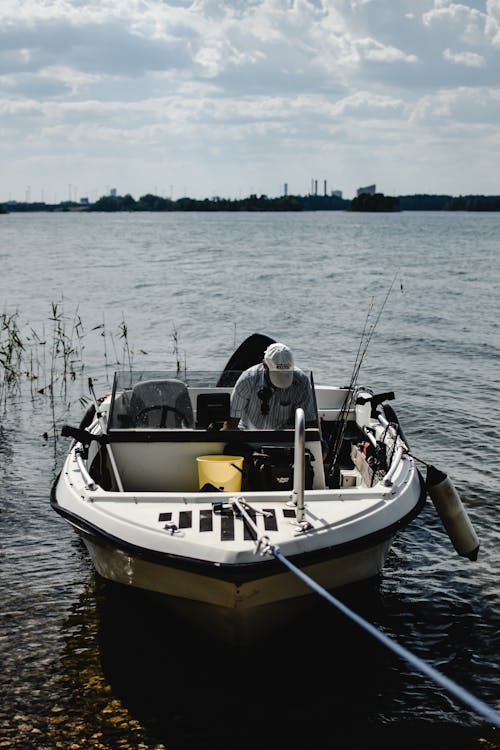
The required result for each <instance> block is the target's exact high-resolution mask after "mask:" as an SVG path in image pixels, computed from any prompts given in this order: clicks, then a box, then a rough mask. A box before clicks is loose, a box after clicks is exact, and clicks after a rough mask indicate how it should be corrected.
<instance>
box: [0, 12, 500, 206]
mask: <svg viewBox="0 0 500 750" xmlns="http://www.w3.org/2000/svg"><path fill="white" fill-rule="evenodd" d="M0 159H1V162H0V163H1V172H0V201H6V200H18V201H25V200H28V201H40V200H41V201H45V202H48V203H50V202H59V201H63V200H69V199H70V200H80V198H82V197H87V198H88V199H89V200H91V201H94V200H97V198H99V197H100V196H102V195H107V194H109V192H110V191H111V190H112V189H113V188H115V189H116V191H117V193H118V194H119V195H125V194H127V193H130V194H131V195H132V196H133V197H134V198H135V199H136V200H137V199H138V198H139V197H140V196H141V195H144V194H146V193H154V194H156V195H162V196H165V197H168V198H172V199H174V200H177V199H178V198H180V197H182V196H190V197H193V198H212V197H214V196H219V197H223V198H233V199H234V198H244V197H246V196H248V195H250V194H253V193H255V194H257V195H267V196H269V197H275V196H279V195H283V194H284V193H285V191H286V192H287V193H288V194H289V195H292V194H297V195H306V194H308V193H310V192H313V191H315V190H316V185H317V191H318V193H319V194H324V193H325V189H326V192H327V193H330V192H331V191H333V190H340V191H342V194H343V196H344V197H345V198H352V197H354V195H355V194H356V190H357V189H358V188H359V187H363V186H366V185H371V184H375V185H376V189H377V191H378V192H383V193H385V194H386V195H410V194H414V193H431V194H448V195H465V194H484V195H499V194H500V0H464V2H452V1H451V0H232V1H229V0H127V1H126V2H124V0H0ZM315 181H317V182H315Z"/></svg>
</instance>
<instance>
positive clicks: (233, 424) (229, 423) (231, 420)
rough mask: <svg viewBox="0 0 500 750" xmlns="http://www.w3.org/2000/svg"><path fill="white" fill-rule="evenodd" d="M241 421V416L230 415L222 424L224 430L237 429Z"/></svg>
mask: <svg viewBox="0 0 500 750" xmlns="http://www.w3.org/2000/svg"><path fill="white" fill-rule="evenodd" d="M239 422H240V418H239V417H228V418H227V419H226V421H225V422H224V424H223V425H222V429H223V430H237V429H238V424H239Z"/></svg>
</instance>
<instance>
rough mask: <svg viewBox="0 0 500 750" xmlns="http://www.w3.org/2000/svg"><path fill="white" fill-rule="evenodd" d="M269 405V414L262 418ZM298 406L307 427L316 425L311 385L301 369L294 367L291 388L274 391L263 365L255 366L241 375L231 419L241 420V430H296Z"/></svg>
mask: <svg viewBox="0 0 500 750" xmlns="http://www.w3.org/2000/svg"><path fill="white" fill-rule="evenodd" d="M259 393H260V397H259ZM267 397H269V398H267ZM266 402H267V404H268V406H269V413H268V414H263V413H262V407H263V405H264V410H265V403H266ZM299 406H300V407H301V408H302V409H304V415H305V421H306V424H307V423H308V422H311V421H312V422H315V423H317V420H318V415H317V414H316V409H315V406H314V398H313V393H312V388H311V383H310V381H309V378H308V377H307V375H305V373H303V372H302V370H299V368H298V367H294V370H293V381H292V385H291V386H290V387H289V388H271V387H270V385H269V383H268V382H267V381H266V379H265V370H264V366H263V364H262V363H260V364H258V365H254V366H253V367H250V368H249V369H248V370H245V372H242V373H241V375H240V377H239V378H238V380H237V381H236V383H235V385H234V389H233V392H232V394H231V416H232V417H239V418H240V423H239V425H238V427H239V428H240V429H243V430H280V429H284V428H289V427H292V428H293V427H294V426H295V410H296V409H297V408H298V407H299Z"/></svg>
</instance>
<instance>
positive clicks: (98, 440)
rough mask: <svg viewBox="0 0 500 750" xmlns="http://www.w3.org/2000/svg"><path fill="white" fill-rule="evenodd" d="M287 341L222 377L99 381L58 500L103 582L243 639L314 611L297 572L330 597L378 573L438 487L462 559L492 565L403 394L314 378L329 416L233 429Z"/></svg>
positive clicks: (244, 353) (137, 373)
mask: <svg viewBox="0 0 500 750" xmlns="http://www.w3.org/2000/svg"><path fill="white" fill-rule="evenodd" d="M272 341H273V339H271V338H269V337H268V336H265V335H263V334H258V333H257V334H253V335H252V336H250V337H249V338H248V339H246V340H245V341H244V342H243V343H242V344H241V346H240V347H239V348H238V349H237V350H236V351H235V352H234V354H233V355H232V356H231V357H230V358H229V360H228V363H227V365H226V367H224V369H223V370H222V371H203V372H201V371H200V372H198V371H197V372H188V371H185V372H179V371H178V370H176V371H175V372H158V371H154V372H152V371H148V370H139V369H135V368H134V369H127V370H123V371H117V372H116V373H115V374H114V380H113V386H112V390H111V392H109V393H106V394H103V395H102V396H101V397H99V398H96V396H95V393H94V392H93V385H92V381H90V382H89V386H90V389H91V392H93V396H94V398H93V403H91V405H90V407H89V409H88V410H87V412H86V413H85V415H84V417H83V419H82V421H81V423H80V425H79V426H78V427H70V426H68V425H65V426H64V427H63V429H62V434H63V435H64V436H66V437H70V438H71V444H70V447H69V451H68V454H67V457H66V459H65V461H64V465H63V467H62V470H61V472H60V474H59V475H58V477H57V478H56V480H55V482H54V485H53V488H52V492H51V504H52V507H53V509H54V510H55V511H56V512H57V513H58V514H60V515H61V516H62V517H63V518H64V519H65V520H66V521H67V522H68V523H69V524H70V525H71V527H72V528H73V529H74V530H75V532H76V533H77V534H78V535H79V536H80V537H81V539H82V540H83V542H84V544H85V546H86V548H87V550H88V553H89V555H90V558H91V560H92V563H93V565H94V567H95V570H96V572H97V573H98V575H99V576H100V577H102V578H103V579H105V580H106V581H107V582H113V583H112V585H113V584H121V585H124V586H131V587H135V588H138V589H143V590H145V591H148V592H154V593H155V594H158V595H161V598H162V599H164V601H165V602H166V604H167V606H169V607H171V608H172V610H175V612H176V613H178V614H179V615H180V616H181V617H183V618H186V619H187V620H188V621H189V622H190V624H191V625H193V626H194V627H196V628H197V629H198V630H200V631H203V632H205V633H206V635H207V636H209V637H216V638H218V639H221V640H223V641H227V642H231V643H236V644H244V643H250V642H254V641H256V640H257V639H260V638H262V637H264V636H266V635H268V634H271V633H272V632H273V631H274V630H276V628H279V627H280V625H281V624H282V623H284V622H287V623H289V622H290V620H291V618H292V617H293V615H294V614H295V613H298V612H302V613H303V612H304V610H305V609H307V607H308V606H309V604H310V603H311V602H312V599H313V598H314V596H315V592H314V590H313V589H311V587H309V586H308V585H307V581H305V580H304V578H303V577H301V576H300V575H297V574H296V571H299V572H301V573H303V574H304V575H305V576H307V577H308V578H310V579H312V580H314V581H315V582H316V583H317V585H318V586H321V587H323V588H324V589H325V590H327V591H333V590H336V589H338V588H339V587H343V586H346V585H349V584H354V583H357V582H360V581H365V580H367V579H370V578H373V577H376V576H377V575H378V574H379V573H380V572H381V571H382V570H383V566H384V563H385V560H386V558H387V555H388V553H389V550H390V549H391V545H392V544H393V542H394V539H395V537H396V535H397V533H398V532H400V531H401V530H402V529H404V528H405V527H406V526H407V525H408V524H409V523H410V522H411V521H412V519H414V518H415V517H416V516H417V515H418V514H419V513H420V511H421V510H422V509H423V507H424V504H425V501H426V495H427V492H428V491H429V492H430V493H431V496H432V492H434V498H433V499H435V500H436V502H437V503H438V504H439V503H441V506H442V508H441V510H442V518H443V521H444V522H445V525H447V530H448V533H449V534H450V538H451V539H452V541H453V543H454V545H455V546H456V548H457V551H459V553H460V554H463V555H465V556H468V557H471V558H474V556H477V547H478V542H477V537H475V534H474V532H473V530H472V529H471V526H470V522H469V521H468V518H467V515H466V513H465V509H464V508H463V506H462V505H461V502H460V500H459V498H458V499H457V496H456V493H454V491H453V488H452V487H451V488H450V484H449V482H448V480H447V477H446V475H443V474H440V473H439V472H438V475H437V476H435V477H434V481H433V483H432V487H431V488H429V486H428V484H426V481H425V480H424V478H423V476H422V474H421V473H420V471H419V469H418V467H417V460H416V459H415V458H414V457H413V455H412V454H411V452H410V450H409V447H408V444H407V440H406V438H405V436H404V434H403V432H402V429H401V426H400V424H399V420H398V418H397V416H396V413H395V411H394V409H393V408H392V406H391V405H390V404H389V401H392V400H393V399H394V393H393V392H385V393H379V394H377V393H374V392H373V391H372V390H371V389H370V388H367V387H359V386H358V385H357V383H356V384H354V383H352V382H351V383H350V384H349V385H347V386H335V385H331V384H325V385H317V384H316V383H315V382H314V379H313V376H312V373H308V376H309V377H310V380H311V385H312V389H313V393H314V398H315V402H316V403H315V408H316V413H317V419H315V420H314V422H312V423H311V422H307V423H306V422H305V420H304V412H303V410H302V409H300V408H298V409H297V411H296V414H295V423H294V425H293V426H291V427H290V428H288V429H281V430H232V431H227V430H224V429H222V427H223V425H224V422H225V420H226V419H227V417H228V416H229V410H230V398H231V392H232V389H233V386H234V383H235V382H236V379H237V378H238V376H239V374H240V373H241V372H242V371H243V370H244V369H246V368H247V367H248V366H250V365H252V364H256V363H258V362H260V361H261V360H262V356H263V351H264V349H265V348H266V346H267V345H268V343H269V342H272ZM440 514H441V512H440ZM277 551H279V554H277ZM283 558H285V559H286V561H287V563H288V565H286V566H284V565H283V563H282V560H283Z"/></svg>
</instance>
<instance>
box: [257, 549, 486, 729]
mask: <svg viewBox="0 0 500 750" xmlns="http://www.w3.org/2000/svg"><path fill="white" fill-rule="evenodd" d="M269 551H270V552H271V553H272V554H273V555H274V557H275V558H276V559H277V560H279V561H280V562H282V563H283V565H285V566H286V567H287V568H289V569H290V570H291V571H292V573H295V575H297V576H298V577H299V578H301V579H302V580H303V581H304V583H305V584H307V586H309V587H310V588H311V589H313V590H314V591H316V592H317V593H318V594H319V595H320V596H322V597H323V598H324V599H326V600H327V601H329V602H330V604H333V605H334V607H336V608H337V609H338V610H340V611H341V612H342V613H343V614H344V615H346V616H347V617H349V618H350V619H351V620H353V621H354V622H355V623H356V624H357V625H359V626H360V627H361V628H363V629H364V630H366V631H367V632H368V633H370V635H372V636H373V637H374V638H376V639H377V640H378V641H380V642H381V643H382V644H383V645H384V646H386V647H387V648H388V649H390V650H391V651H394V653H395V654H397V655H398V656H400V657H401V658H402V659H404V660H405V661H407V662H409V663H410V664H411V665H412V666H413V667H415V669H417V670H418V671H419V672H423V674H425V675H427V676H428V677H430V678H431V680H434V682H437V683H438V685H441V686H442V687H444V688H445V690H448V691H449V692H450V693H451V694H452V695H454V696H455V697H456V698H458V700H460V701H462V703H464V704H465V705H466V706H470V708H472V709H473V710H474V711H475V712H476V713H477V714H479V715H480V716H484V718H485V719H488V721H491V723H492V724H493V725H494V726H496V727H498V728H499V729H500V713H498V711H495V709H493V708H491V707H490V706H488V705H487V704H486V703H484V702H483V701H481V700H479V699H478V698H476V697H475V696H474V695H472V694H471V693H469V692H468V691H467V690H465V689H464V688H463V687H460V685H457V683H456V682H453V680H450V679H449V677H445V675H443V674H441V672H438V670H437V669H434V667H431V666H430V664H427V663H426V662H425V661H423V660H422V659H419V657H418V656H415V654H412V653H411V651H408V650H407V649H406V648H404V646H400V644H399V643H397V642H396V641H393V640H392V639H391V638H389V637H388V636H387V635H384V633H382V632H381V631H380V630H377V628H376V627H375V626H374V625H371V624H370V623H369V622H367V621H366V620H364V619H363V618H362V617H361V616H360V615H358V614H356V612H353V611H352V610H351V609H349V607H346V605H345V604H342V602H341V601H340V600H339V599H336V598H335V597H334V596H332V595H331V594H330V593H329V592H328V591H326V590H325V589H324V588H322V587H321V586H319V584H317V583H316V581H313V580H312V578H309V576H307V575H306V574H305V573H303V572H302V571H301V570H299V568H296V567H295V565H293V564H292V563H291V562H290V561H289V560H287V558H286V557H284V555H282V554H281V552H280V550H279V548H278V547H275V546H272V545H271V546H270V547H269Z"/></svg>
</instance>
